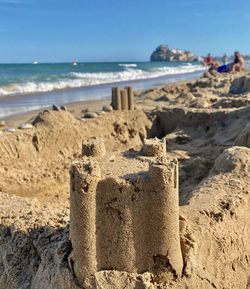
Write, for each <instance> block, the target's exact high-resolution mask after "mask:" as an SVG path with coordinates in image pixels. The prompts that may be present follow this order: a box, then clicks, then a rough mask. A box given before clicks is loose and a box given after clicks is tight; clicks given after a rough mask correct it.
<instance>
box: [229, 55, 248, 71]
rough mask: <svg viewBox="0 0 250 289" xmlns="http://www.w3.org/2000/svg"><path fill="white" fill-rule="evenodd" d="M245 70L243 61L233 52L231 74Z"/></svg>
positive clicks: (240, 56)
mask: <svg viewBox="0 0 250 289" xmlns="http://www.w3.org/2000/svg"><path fill="white" fill-rule="evenodd" d="M244 68H245V60H244V58H243V56H242V55H241V54H240V52H239V51H235V52H234V62H233V63H232V64H231V69H230V71H231V72H232V73H235V72H241V71H243V70H244Z"/></svg>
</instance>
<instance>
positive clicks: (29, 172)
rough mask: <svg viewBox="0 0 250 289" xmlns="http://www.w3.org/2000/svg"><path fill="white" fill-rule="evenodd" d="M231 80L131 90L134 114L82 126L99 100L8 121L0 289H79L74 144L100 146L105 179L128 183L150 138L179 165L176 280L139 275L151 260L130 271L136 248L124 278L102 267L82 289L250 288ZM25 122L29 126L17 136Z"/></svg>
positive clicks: (0, 162)
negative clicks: (72, 224) (73, 226)
mask: <svg viewBox="0 0 250 289" xmlns="http://www.w3.org/2000/svg"><path fill="white" fill-rule="evenodd" d="M248 73H249V72H245V73H244V77H245V78H248ZM240 76H241V75H239V74H237V75H231V74H229V75H223V76H222V75H217V74H214V75H211V74H205V75H204V77H202V78H200V79H197V80H195V81H192V82H186V83H181V84H172V85H168V86H165V87H158V88H155V89H151V90H147V91H140V92H137V94H136V95H137V97H136V102H137V106H136V110H135V111H122V112H118V111H111V112H106V113H100V114H99V115H98V117H97V118H94V119H82V118H81V116H83V114H84V112H83V111H85V110H86V108H87V107H88V108H89V111H91V112H92V111H93V112H100V111H101V108H102V106H103V105H107V104H109V102H108V101H99V102H98V101H96V102H89V103H87V104H86V103H85V104H82V103H77V104H71V105H69V106H68V111H53V110H45V111H41V112H35V113H29V114H26V115H20V116H15V117H11V118H7V119H5V121H6V123H7V126H9V127H15V128H16V131H15V132H13V133H11V132H3V133H2V134H0V192H1V193H0V288H1V289H26V288H32V289H44V288H48V289H49V288H51V289H57V288H58V289H69V288H73V289H74V288H83V284H81V283H82V282H81V281H80V282H79V280H78V278H77V277H76V275H75V273H74V265H73V264H72V262H71V261H70V260H71V257H70V256H72V243H71V241H70V239H69V219H70V215H69V209H70V202H69V197H70V174H69V171H70V167H71V165H72V163H75V162H79V161H81V159H82V151H83V149H82V143H86V142H91V141H93V139H96V138H98V139H102V141H103V143H104V145H105V153H103V155H102V156H101V157H100V158H99V159H98V158H97V159H98V162H99V163H100V165H101V170H102V174H103V175H105V177H111V178H117V177H118V176H123V175H128V176H129V178H131V177H132V176H135V175H136V176H137V175H138V172H139V171H145V170H147V169H148V164H147V162H146V163H144V162H140V161H139V160H138V158H135V155H136V154H141V149H142V147H143V143H144V142H145V141H146V139H148V138H154V137H157V138H158V139H161V140H162V142H163V144H164V149H165V147H166V150H167V155H168V158H169V159H171V158H176V159H178V163H179V205H180V206H179V226H180V229H177V231H178V233H179V236H180V244H181V253H182V257H183V269H182V272H181V273H180V274H177V275H176V274H169V275H167V277H166V276H165V275H164V276H165V277H164V278H163V277H162V275H159V274H156V273H155V272H153V270H151V269H150V268H149V267H148V269H145V268H147V265H148V264H149V262H148V261H147V262H146V264H143V262H142V263H140V268H142V270H139V269H140V268H139V267H138V268H139V269H138V268H135V267H134V265H130V261H129V260H130V259H131V260H132V258H134V257H133V256H137V255H138V256H141V255H140V254H142V252H144V251H143V247H142V248H141V251H140V249H138V248H139V245H138V244H137V246H136V248H137V250H139V251H140V252H139V251H138V254H136V251H135V253H134V254H135V255H131V256H132V257H131V258H129V257H128V258H127V259H126V258H125V259H124V256H123V255H121V256H123V257H122V259H121V260H120V262H121V264H123V265H124V264H125V265H126V266H127V269H126V270H124V271H121V270H112V269H111V268H109V269H107V268H106V269H105V268H104V267H105V266H104V265H103V266H102V269H101V270H97V271H96V273H94V275H93V276H94V277H93V280H94V281H93V283H91V284H84V286H85V288H103V289H106V288H126V289H130V288H131V289H138V288H148V289H149V288H150V289H156V288H160V289H167V288H176V289H177V288H178V289H179V288H183V289H184V288H204V289H207V288H208V289H210V288H211V289H212V288H217V289H229V288H230V289H232V288H246V289H247V288H250V275H249V272H250V244H249V236H250V228H249V221H248V220H249V217H250V213H249V193H250V144H249V139H250V137H249V135H250V130H249V124H250V106H249V103H250V92H249V91H248V90H247V87H248V86H247V85H245V86H244V87H245V88H246V89H244V90H238V91H235V88H234V90H233V92H234V93H229V92H230V87H231V84H232V83H233V82H234V79H235V78H239V77H240ZM235 83H236V84H237V85H235ZM239 83H241V82H240V81H239V80H237V81H235V82H234V87H235V86H236V87H239V86H240V85H239ZM246 90H247V91H246ZM24 122H29V123H32V125H33V126H32V128H30V129H24V130H21V129H17V127H18V125H20V124H21V123H24ZM1 129H2V128H1ZM88 148H89V147H88ZM160 149H161V148H160ZM100 150H101V151H102V149H100ZM142 151H143V150H142ZM144 151H145V150H144ZM156 151H157V150H156ZM124 155H125V156H127V158H125V159H124ZM127 159H129V162H128V160H127ZM104 172H105V173H104ZM155 186H156V187H157V183H156V184H155ZM125 187H126V186H125ZM128 192H129V189H128ZM125 194H126V190H125ZM138 206H139V203H138ZM154 222H155V226H156V227H159V228H161V227H160V226H159V224H158V223H157V221H154ZM91 224H92V223H91ZM137 224H138V226H139V224H140V221H138V223H137ZM105 226H107V224H106V225H105ZM90 228H92V227H90ZM114 228H115V227H114ZM149 228H150V227H149ZM112 230H113V229H112ZM161 230H163V229H159V230H158V232H157V233H155V235H157V234H158V233H161ZM101 231H102V230H101ZM101 231H100V232H101ZM139 231H140V229H139V227H138V231H136V232H139ZM93 234H95V232H94V233H93ZM103 234H105V232H103V233H102V235H103ZM138 234H139V233H138ZM113 235H114V234H113ZM85 236H86V234H85ZM138 236H139V235H138ZM157 236H158V235H157ZM159 236H160V235H159ZM114 237H115V236H114ZM98 240H99V239H98ZM157 240H158V241H157ZM106 241H107V240H106ZM99 242H100V241H99ZM155 242H156V243H154V246H155V244H157V243H158V242H161V238H156V241H155ZM166 246H168V244H166V245H165V248H166ZM104 247H105V246H104ZM153 248H154V247H152V250H153ZM124 249H125V248H124ZM144 249H145V248H144ZM120 250H123V248H121V249H120ZM149 251H150V250H149ZM119 252H120V251H119V250H118V253H119ZM105 254H106V253H105V250H104V251H103V252H102V255H101V256H102V258H101V260H102V264H105V256H106V255H105ZM143 254H144V253H143ZM143 256H145V254H144V255H143ZM112 258H113V257H112ZM117 258H119V256H117ZM143 258H144V257H143ZM145 258H146V257H145ZM107 260H108V259H107ZM110 260H111V259H110ZM112 260H113V259H112ZM82 262H83V264H84V260H82ZM86 262H87V260H86ZM109 262H111V261H109ZM112 262H113V261H112ZM86 264H87V263H86ZM119 264H120V263H119ZM131 264H132V263H131ZM125 265H124V266H125ZM144 265H145V266H144ZM119 266H120V265H119ZM121 268H124V267H121Z"/></svg>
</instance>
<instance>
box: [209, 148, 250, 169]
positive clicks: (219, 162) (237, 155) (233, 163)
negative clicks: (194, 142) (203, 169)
mask: <svg viewBox="0 0 250 289" xmlns="http://www.w3.org/2000/svg"><path fill="white" fill-rule="evenodd" d="M230 171H234V173H236V172H237V173H241V174H247V173H249V172H250V150H249V149H248V148H244V147H232V148H229V149H227V150H225V151H224V152H223V153H222V154H221V155H220V156H219V157H218V158H217V159H216V161H215V164H214V167H213V169H212V171H211V173H212V174H213V173H225V172H230Z"/></svg>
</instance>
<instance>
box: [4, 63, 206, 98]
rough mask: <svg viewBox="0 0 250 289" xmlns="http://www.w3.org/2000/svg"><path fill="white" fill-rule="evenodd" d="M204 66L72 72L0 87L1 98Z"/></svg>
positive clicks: (169, 73) (174, 73)
mask: <svg viewBox="0 0 250 289" xmlns="http://www.w3.org/2000/svg"><path fill="white" fill-rule="evenodd" d="M203 70H204V67H203V66H202V65H182V66H179V67H169V66H168V67H167V66H165V67H161V68H155V69H152V70H150V71H145V70H141V69H135V68H132V67H128V69H126V70H124V71H120V72H105V73H102V72H99V73H81V72H71V73H70V74H69V75H68V76H69V78H64V79H61V80H58V81H54V82H32V81H30V82H26V83H12V84H8V85H5V86H0V96H6V95H14V94H26V93H35V92H47V91H52V90H58V89H66V88H77V87H86V86H94V85H99V84H108V83H116V82H122V81H132V80H140V79H141V80H143V79H152V78H157V77H162V76H167V75H176V74H185V73H192V72H197V71H203Z"/></svg>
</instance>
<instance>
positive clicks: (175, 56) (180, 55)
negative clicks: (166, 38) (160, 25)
mask: <svg viewBox="0 0 250 289" xmlns="http://www.w3.org/2000/svg"><path fill="white" fill-rule="evenodd" d="M150 60H151V61H183V62H192V61H198V60H199V57H198V56H197V55H195V54H194V53H192V52H191V51H187V50H181V49H176V48H173V49H171V48H169V46H168V45H163V44H162V45H160V46H158V47H157V48H156V49H155V51H154V52H153V53H152V54H151V56H150Z"/></svg>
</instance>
